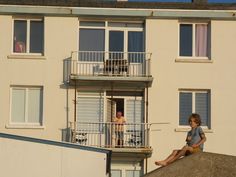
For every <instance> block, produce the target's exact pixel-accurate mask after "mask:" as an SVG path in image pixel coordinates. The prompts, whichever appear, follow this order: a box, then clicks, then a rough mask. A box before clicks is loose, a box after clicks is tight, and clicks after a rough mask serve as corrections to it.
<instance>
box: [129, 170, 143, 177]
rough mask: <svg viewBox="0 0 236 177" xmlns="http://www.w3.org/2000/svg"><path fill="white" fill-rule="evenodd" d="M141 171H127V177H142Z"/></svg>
mask: <svg viewBox="0 0 236 177" xmlns="http://www.w3.org/2000/svg"><path fill="white" fill-rule="evenodd" d="M140 176H141V173H140V170H126V177H140Z"/></svg>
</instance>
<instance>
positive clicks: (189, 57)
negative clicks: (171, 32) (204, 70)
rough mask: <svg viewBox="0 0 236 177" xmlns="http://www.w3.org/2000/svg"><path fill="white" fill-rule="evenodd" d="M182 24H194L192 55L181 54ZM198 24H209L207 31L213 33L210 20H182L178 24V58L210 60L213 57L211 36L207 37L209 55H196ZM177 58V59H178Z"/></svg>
mask: <svg viewBox="0 0 236 177" xmlns="http://www.w3.org/2000/svg"><path fill="white" fill-rule="evenodd" d="M182 24H185V25H192V56H181V55H180V27H181V25H182ZM197 24H204V25H207V33H208V34H210V35H211V31H209V30H211V28H210V22H209V21H199V22H189V21H180V22H179V24H178V55H177V56H178V57H177V58H178V59H180V60H181V59H183V60H185V59H186V60H191V59H195V60H202V61H204V60H205V61H210V60H211V58H210V56H211V50H210V45H211V36H208V37H207V51H208V53H207V56H206V57H204V56H196V50H195V49H196V45H195V44H196V25H197ZM178 59H177V61H178Z"/></svg>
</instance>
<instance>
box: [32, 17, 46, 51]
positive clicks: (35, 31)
mask: <svg viewBox="0 0 236 177" xmlns="http://www.w3.org/2000/svg"><path fill="white" fill-rule="evenodd" d="M43 39H44V33H43V22H42V21H31V22H30V53H42V52H43Z"/></svg>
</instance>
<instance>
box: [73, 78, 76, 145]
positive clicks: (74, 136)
mask: <svg viewBox="0 0 236 177" xmlns="http://www.w3.org/2000/svg"><path fill="white" fill-rule="evenodd" d="M76 87H77V86H76V80H75V88H74V89H75V92H74V135H73V142H75V138H76V117H77V115H76V102H77V99H76Z"/></svg>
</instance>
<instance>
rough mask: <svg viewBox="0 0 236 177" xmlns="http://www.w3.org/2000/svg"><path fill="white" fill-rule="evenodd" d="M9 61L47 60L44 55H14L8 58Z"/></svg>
mask: <svg viewBox="0 0 236 177" xmlns="http://www.w3.org/2000/svg"><path fill="white" fill-rule="evenodd" d="M7 58H8V59H35V60H46V57H45V56H42V55H31V54H23V55H19V54H12V55H8V56H7Z"/></svg>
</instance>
